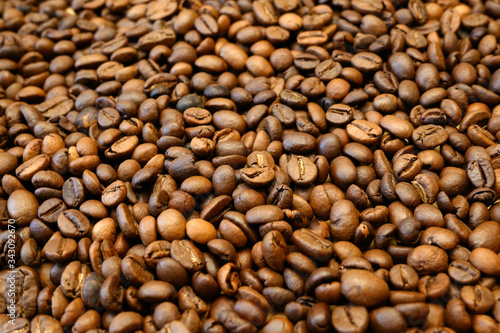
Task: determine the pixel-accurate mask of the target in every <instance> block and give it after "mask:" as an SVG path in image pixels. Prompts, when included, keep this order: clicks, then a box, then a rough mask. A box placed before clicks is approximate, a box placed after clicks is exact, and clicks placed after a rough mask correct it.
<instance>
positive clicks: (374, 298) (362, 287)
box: [340, 269, 389, 306]
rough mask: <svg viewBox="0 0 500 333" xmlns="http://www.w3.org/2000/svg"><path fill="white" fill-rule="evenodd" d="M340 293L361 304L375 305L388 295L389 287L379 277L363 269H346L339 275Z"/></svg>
mask: <svg viewBox="0 0 500 333" xmlns="http://www.w3.org/2000/svg"><path fill="white" fill-rule="evenodd" d="M340 281H341V291H342V294H343V295H344V296H345V297H346V298H347V299H349V300H350V301H351V302H353V303H356V304H359V305H361V306H375V305H377V304H381V303H383V302H384V301H385V300H386V299H387V297H389V287H388V286H387V284H386V283H385V282H384V280H382V279H381V278H380V277H378V276H377V275H375V274H374V273H372V272H368V271H365V270H358V269H352V270H348V271H346V272H345V273H343V274H342V276H341V279H340Z"/></svg>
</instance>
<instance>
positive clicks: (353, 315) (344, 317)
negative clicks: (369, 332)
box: [332, 305, 369, 332]
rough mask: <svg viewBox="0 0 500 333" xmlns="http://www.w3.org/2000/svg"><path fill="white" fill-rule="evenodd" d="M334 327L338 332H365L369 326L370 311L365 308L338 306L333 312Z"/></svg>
mask: <svg viewBox="0 0 500 333" xmlns="http://www.w3.org/2000/svg"><path fill="white" fill-rule="evenodd" d="M332 325H333V327H334V328H335V329H336V330H337V331H338V332H352V331H360V332H363V331H365V330H366V329H367V328H368V325H369V316H368V311H367V310H366V308H365V307H363V306H350V305H341V306H338V307H336V308H335V309H334V310H333V312H332Z"/></svg>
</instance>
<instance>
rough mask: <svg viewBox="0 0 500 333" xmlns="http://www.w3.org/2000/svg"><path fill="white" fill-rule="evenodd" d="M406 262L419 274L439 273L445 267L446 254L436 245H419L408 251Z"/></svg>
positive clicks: (446, 261)
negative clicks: (430, 258)
mask: <svg viewBox="0 0 500 333" xmlns="http://www.w3.org/2000/svg"><path fill="white" fill-rule="evenodd" d="M428 256H431V257H432V260H429V259H428V258H429V257H428ZM407 264H408V265H409V266H411V267H413V268H414V269H415V270H416V271H417V273H419V274H432V273H439V272H442V271H444V270H446V269H447V266H448V255H447V254H446V252H444V251H443V250H442V249H440V248H438V247H436V246H432V245H420V246H418V247H416V248H415V249H414V250H412V251H411V252H410V253H409V255H408V259H407Z"/></svg>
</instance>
